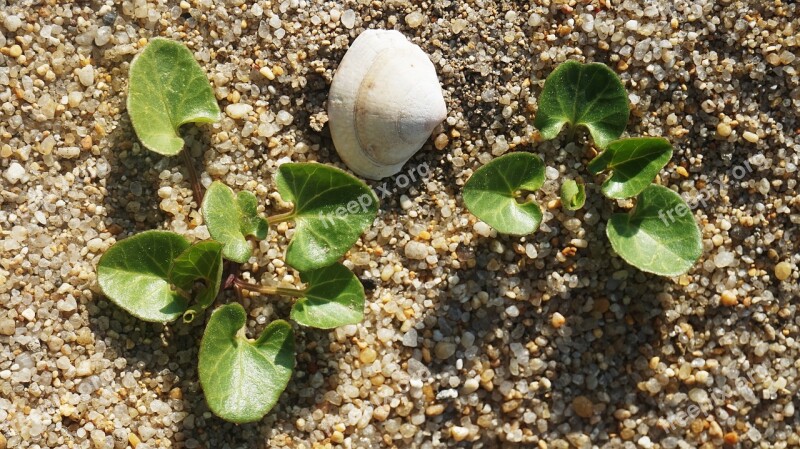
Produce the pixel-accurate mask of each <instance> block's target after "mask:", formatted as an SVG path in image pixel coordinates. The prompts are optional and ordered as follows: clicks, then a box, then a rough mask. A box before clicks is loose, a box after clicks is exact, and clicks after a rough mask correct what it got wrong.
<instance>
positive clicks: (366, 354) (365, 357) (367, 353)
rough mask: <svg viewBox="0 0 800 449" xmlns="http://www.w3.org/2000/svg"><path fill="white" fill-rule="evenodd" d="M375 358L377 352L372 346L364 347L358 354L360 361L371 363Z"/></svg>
mask: <svg viewBox="0 0 800 449" xmlns="http://www.w3.org/2000/svg"><path fill="white" fill-rule="evenodd" d="M376 358H378V353H377V352H375V350H374V349H372V348H364V349H362V350H361V354H359V355H358V360H361V363H372V362H374V361H375V359H376Z"/></svg>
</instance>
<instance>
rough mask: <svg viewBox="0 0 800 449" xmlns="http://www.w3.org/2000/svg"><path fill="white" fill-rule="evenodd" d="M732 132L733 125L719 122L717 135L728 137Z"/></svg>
mask: <svg viewBox="0 0 800 449" xmlns="http://www.w3.org/2000/svg"><path fill="white" fill-rule="evenodd" d="M732 132H733V130H732V129H731V125H729V124H727V123H725V122H719V124H718V125H717V135H718V136H720V137H728V136H730V135H731V133H732Z"/></svg>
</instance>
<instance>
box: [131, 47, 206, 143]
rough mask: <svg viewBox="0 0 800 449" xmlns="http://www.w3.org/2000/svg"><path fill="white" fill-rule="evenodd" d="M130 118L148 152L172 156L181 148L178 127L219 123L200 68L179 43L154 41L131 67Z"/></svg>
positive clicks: (135, 59) (181, 141)
mask: <svg viewBox="0 0 800 449" xmlns="http://www.w3.org/2000/svg"><path fill="white" fill-rule="evenodd" d="M129 76H130V81H129V86H128V114H129V115H130V117H131V123H133V129H134V130H135V131H136V135H137V136H139V140H140V141H141V142H142V145H144V146H145V147H146V148H147V149H148V150H150V151H155V152H156V153H159V154H163V155H166V156H174V155H176V154H178V153H180V152H181V149H183V139H182V138H181V137H180V136H179V135H178V128H180V127H181V126H182V125H185V124H187V123H191V122H195V123H210V122H216V121H218V120H219V116H220V110H219V105H217V100H216V98H215V97H214V92H213V90H212V89H211V84H209V82H208V79H207V78H206V75H205V73H204V72H203V69H201V68H200V65H199V64H198V63H197V61H195V59H194V56H193V55H192V53H191V52H190V51H189V49H188V48H186V47H185V46H184V45H183V44H180V43H178V42H174V41H170V40H167V39H161V38H155V39H153V40H152V41H150V43H149V44H147V47H145V49H144V51H142V53H141V54H139V55H138V56H136V57H135V58H134V59H133V62H131V67H130V74H129Z"/></svg>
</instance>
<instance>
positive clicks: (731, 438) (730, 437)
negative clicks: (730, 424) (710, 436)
mask: <svg viewBox="0 0 800 449" xmlns="http://www.w3.org/2000/svg"><path fill="white" fill-rule="evenodd" d="M722 439H723V440H724V441H725V444H736V443H738V442H739V434H737V433H736V432H728V433H726V434H725V436H723V437H722Z"/></svg>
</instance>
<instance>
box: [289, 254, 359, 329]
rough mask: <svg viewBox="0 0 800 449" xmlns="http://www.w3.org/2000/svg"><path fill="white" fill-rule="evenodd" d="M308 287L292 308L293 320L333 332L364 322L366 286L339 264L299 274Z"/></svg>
mask: <svg viewBox="0 0 800 449" xmlns="http://www.w3.org/2000/svg"><path fill="white" fill-rule="evenodd" d="M300 280H302V281H303V282H305V283H306V284H307V285H308V287H306V289H305V292H304V293H305V294H304V296H303V297H302V298H299V299H298V300H297V301H296V302H295V303H294V306H293V307H292V314H291V317H292V319H293V320H295V321H297V322H298V323H300V324H302V325H304V326H311V327H318V328H320V329H331V328H334V327H339V326H344V325H346V324H356V323H360V322H361V321H363V320H364V286H362V285H361V282H360V281H359V280H358V278H357V277H356V275H355V274H353V272H352V271H350V270H348V269H347V267H345V266H344V265H342V264H340V263H335V264H333V265H330V266H327V267H324V268H320V269H318V270H314V271H307V272H304V273H300Z"/></svg>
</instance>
